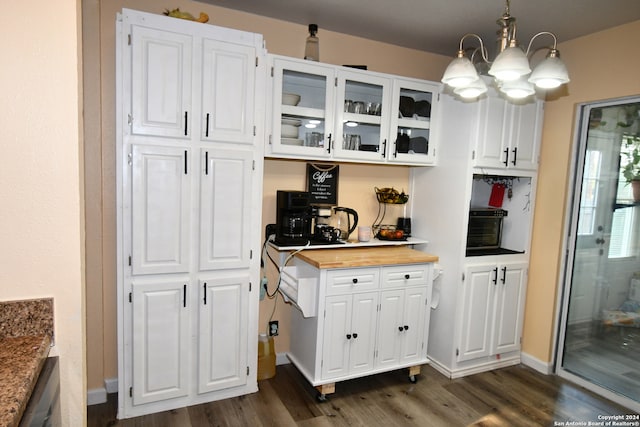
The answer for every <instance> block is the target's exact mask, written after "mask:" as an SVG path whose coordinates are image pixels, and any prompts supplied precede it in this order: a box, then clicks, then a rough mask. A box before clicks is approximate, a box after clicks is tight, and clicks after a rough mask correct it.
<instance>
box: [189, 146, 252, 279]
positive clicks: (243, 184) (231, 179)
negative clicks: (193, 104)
mask: <svg viewBox="0 0 640 427" xmlns="http://www.w3.org/2000/svg"><path fill="white" fill-rule="evenodd" d="M201 163H202V164H203V169H202V170H201V171H200V173H201V181H200V182H201V184H200V192H201V195H200V201H201V203H200V233H199V235H200V270H216V269H223V268H240V267H248V266H249V255H250V243H251V236H250V231H251V215H252V207H251V197H252V196H251V192H252V187H251V176H252V173H253V171H252V167H253V166H252V165H253V155H252V153H251V152H248V151H233V150H207V149H202V154H201Z"/></svg>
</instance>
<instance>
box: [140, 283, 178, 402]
mask: <svg viewBox="0 0 640 427" xmlns="http://www.w3.org/2000/svg"><path fill="white" fill-rule="evenodd" d="M129 298H130V300H131V304H132V308H133V309H132V311H131V316H132V320H131V334H132V340H131V345H132V347H133V348H132V357H133V360H132V363H133V370H132V371H133V379H132V383H131V390H132V394H131V398H132V400H133V404H134V405H142V404H146V403H152V402H157V401H161V400H167V399H175V398H179V397H184V396H186V395H187V394H188V393H189V390H188V386H189V379H188V372H189V367H188V360H189V356H190V351H189V310H188V308H187V284H186V283H185V281H183V280H170V279H160V280H157V281H153V282H147V283H135V284H134V286H133V287H132V292H131V294H130V297H129Z"/></svg>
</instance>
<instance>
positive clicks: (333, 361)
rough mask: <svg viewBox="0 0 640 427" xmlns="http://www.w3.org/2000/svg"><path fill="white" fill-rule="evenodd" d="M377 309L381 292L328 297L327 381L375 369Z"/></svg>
mask: <svg viewBox="0 0 640 427" xmlns="http://www.w3.org/2000/svg"><path fill="white" fill-rule="evenodd" d="M377 308H378V293H377V292H368V293H356V294H353V295H334V296H330V297H327V299H326V302H325V315H324V322H325V323H324V339H323V346H322V347H323V350H322V353H323V354H322V361H323V363H322V378H323V379H330V378H339V377H343V376H347V375H353V374H357V373H359V372H366V371H369V370H371V369H373V356H374V351H375V343H376V341H375V338H376V337H375V325H376V315H377Z"/></svg>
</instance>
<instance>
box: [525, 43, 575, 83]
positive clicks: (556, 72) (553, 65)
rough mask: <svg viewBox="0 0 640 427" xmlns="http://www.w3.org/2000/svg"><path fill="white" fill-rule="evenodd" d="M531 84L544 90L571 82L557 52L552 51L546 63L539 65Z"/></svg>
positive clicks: (530, 80) (531, 78) (533, 74)
mask: <svg viewBox="0 0 640 427" xmlns="http://www.w3.org/2000/svg"><path fill="white" fill-rule="evenodd" d="M529 82H530V83H533V84H534V85H536V86H538V87H539V88H542V89H554V88H557V87H558V86H560V85H563V84H565V83H568V82H569V72H568V71H567V67H566V66H565V65H564V62H562V61H561V60H560V57H559V54H558V51H557V50H555V49H552V50H551V51H550V52H549V54H548V55H547V57H546V58H545V59H544V61H542V62H541V63H539V64H538V66H537V67H536V68H535V69H534V70H533V73H531V76H530V77H529Z"/></svg>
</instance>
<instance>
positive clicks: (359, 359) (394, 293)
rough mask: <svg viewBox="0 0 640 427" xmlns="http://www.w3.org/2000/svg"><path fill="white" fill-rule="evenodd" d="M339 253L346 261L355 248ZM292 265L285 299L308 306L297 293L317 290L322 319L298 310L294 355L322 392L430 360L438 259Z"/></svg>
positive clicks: (293, 335) (294, 321)
mask: <svg viewBox="0 0 640 427" xmlns="http://www.w3.org/2000/svg"><path fill="white" fill-rule="evenodd" d="M337 250H338V251H343V254H344V256H345V257H347V259H348V257H349V255H350V254H349V252H351V251H354V249H346V250H345V249H337ZM366 250H369V251H374V250H377V249H366ZM395 250H399V248H394V249H387V252H388V253H393V252H394V251H395ZM379 251H382V250H379ZM310 252H315V251H310ZM414 252H415V251H414ZM376 253H377V252H376ZM381 253H382V252H381ZM307 256H309V257H313V253H310V254H309V255H307ZM374 256H375V255H374ZM392 256H393V255H392ZM432 258H433V259H437V258H435V257H432ZM292 264H293V265H291V266H288V267H286V269H287V276H288V277H287V284H286V286H284V287H283V288H282V290H283V294H284V295H285V297H286V298H288V299H290V300H291V301H293V302H294V303H295V304H296V305H297V306H306V302H305V301H302V300H301V299H300V298H303V297H302V295H303V294H302V293H301V292H300V291H299V289H298V288H299V287H302V286H304V287H311V288H312V289H313V290H315V292H314V294H316V295H317V299H316V300H315V301H317V302H316V304H317V310H314V311H313V313H314V314H315V313H317V314H316V315H311V316H310V315H308V313H302V312H301V311H299V310H294V312H293V313H292V319H291V347H290V351H289V354H288V356H289V358H290V359H291V361H292V362H293V363H294V364H295V365H296V367H297V368H298V369H300V371H301V372H302V374H303V375H304V376H305V377H306V378H307V380H309V382H311V384H312V385H314V386H318V387H319V390H320V392H321V395H324V394H325V393H328V392H332V391H331V390H332V389H333V386H334V385H335V382H338V381H343V380H347V379H351V378H357V377H361V376H364V375H371V374H375V373H379V372H385V371H389V370H393V369H399V368H418V367H419V366H420V365H422V364H425V363H428V360H427V357H426V352H427V339H428V330H429V314H430V313H429V304H430V300H431V282H432V277H433V276H432V274H433V265H432V263H431V262H428V263H416V264H400V265H385V264H382V265H375V266H370V265H368V266H363V267H354V268H319V267H316V266H313V265H312V264H309V263H307V262H305V261H303V260H301V259H298V258H294V260H293V262H292ZM296 281H297V282H296ZM308 294H309V293H308V292H307V293H306V295H308ZM304 298H308V296H307V297H304ZM418 372H419V369H418ZM411 375H412V376H413V375H414V373H412V374H411ZM326 390H329V391H326Z"/></svg>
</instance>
